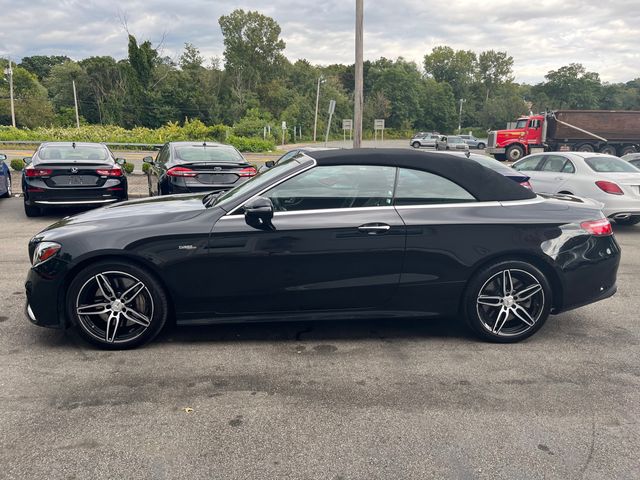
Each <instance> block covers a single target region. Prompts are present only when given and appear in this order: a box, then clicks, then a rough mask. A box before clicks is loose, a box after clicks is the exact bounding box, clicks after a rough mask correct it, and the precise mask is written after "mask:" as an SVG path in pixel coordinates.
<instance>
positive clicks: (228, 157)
mask: <svg viewBox="0 0 640 480" xmlns="http://www.w3.org/2000/svg"><path fill="white" fill-rule="evenodd" d="M175 156H176V158H177V159H178V160H182V161H184V162H242V161H244V158H243V157H242V155H241V154H240V153H239V152H238V151H237V150H236V149H235V148H233V147H217V146H207V145H188V146H180V147H176V148H175Z"/></svg>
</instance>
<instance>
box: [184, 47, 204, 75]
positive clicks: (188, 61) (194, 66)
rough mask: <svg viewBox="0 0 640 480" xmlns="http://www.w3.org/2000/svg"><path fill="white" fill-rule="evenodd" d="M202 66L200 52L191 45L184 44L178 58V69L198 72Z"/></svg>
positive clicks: (202, 60)
mask: <svg viewBox="0 0 640 480" xmlns="http://www.w3.org/2000/svg"><path fill="white" fill-rule="evenodd" d="M203 64H204V58H202V55H200V50H199V49H198V48H197V47H196V46H194V45H193V44H192V43H185V44H184V52H182V55H181V56H180V68H181V69H182V70H199V69H201V68H203V67H202V65H203Z"/></svg>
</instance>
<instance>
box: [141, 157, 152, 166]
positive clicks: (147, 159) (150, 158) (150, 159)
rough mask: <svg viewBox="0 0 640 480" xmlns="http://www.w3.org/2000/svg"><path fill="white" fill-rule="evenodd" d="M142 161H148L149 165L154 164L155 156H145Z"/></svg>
mask: <svg viewBox="0 0 640 480" xmlns="http://www.w3.org/2000/svg"><path fill="white" fill-rule="evenodd" d="M142 161H143V162H144V163H148V164H149V165H153V163H154V162H153V157H144V158H143V159H142Z"/></svg>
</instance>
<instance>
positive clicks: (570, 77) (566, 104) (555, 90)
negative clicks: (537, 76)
mask: <svg viewBox="0 0 640 480" xmlns="http://www.w3.org/2000/svg"><path fill="white" fill-rule="evenodd" d="M544 78H545V79H546V80H547V81H546V82H545V83H544V84H542V85H541V90H542V91H543V92H544V93H545V94H546V95H547V97H548V98H549V100H550V102H551V105H550V107H552V108H558V109H562V108H573V109H594V108H598V104H599V100H600V98H601V89H602V84H601V82H600V76H599V75H598V74H597V73H595V72H587V70H586V68H584V66H583V65H582V64H580V63H571V64H569V65H567V66H564V67H560V68H559V69H558V70H551V71H550V72H549V73H547V74H546V75H545V77H544Z"/></svg>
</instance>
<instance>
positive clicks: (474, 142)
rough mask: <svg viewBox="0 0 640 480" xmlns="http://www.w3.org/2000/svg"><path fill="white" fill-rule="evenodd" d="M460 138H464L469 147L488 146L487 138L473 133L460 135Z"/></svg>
mask: <svg viewBox="0 0 640 480" xmlns="http://www.w3.org/2000/svg"><path fill="white" fill-rule="evenodd" d="M460 138H462V139H463V140H464V143H466V144H467V145H469V148H477V149H478V150H482V149H483V148H484V147H486V146H487V140H486V139H482V138H476V137H474V136H473V135H460Z"/></svg>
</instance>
